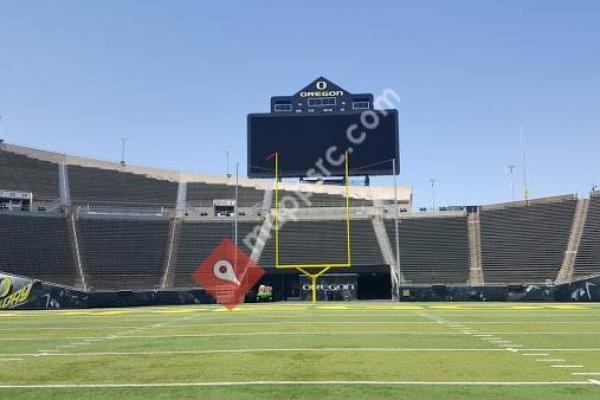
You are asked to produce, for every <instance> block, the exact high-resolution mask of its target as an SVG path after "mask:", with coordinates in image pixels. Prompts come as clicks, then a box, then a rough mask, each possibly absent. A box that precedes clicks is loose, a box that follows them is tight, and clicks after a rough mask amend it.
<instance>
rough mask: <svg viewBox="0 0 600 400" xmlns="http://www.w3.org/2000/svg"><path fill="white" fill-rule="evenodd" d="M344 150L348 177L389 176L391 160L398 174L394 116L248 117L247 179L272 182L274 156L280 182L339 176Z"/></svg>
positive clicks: (387, 112) (373, 113)
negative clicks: (307, 177) (317, 176)
mask: <svg viewBox="0 0 600 400" xmlns="http://www.w3.org/2000/svg"><path fill="white" fill-rule="evenodd" d="M345 151H348V153H349V175H392V173H393V168H392V160H393V159H396V173H399V168H398V160H399V145H398V112H397V111H396V110H369V111H363V112H358V111H356V112H354V111H352V112H340V113H297V114H296V113H282V114H277V113H273V114H250V115H248V176H249V177H250V178H273V177H274V176H275V160H274V154H275V153H278V155H279V156H278V157H279V176H280V177H306V176H311V175H313V174H315V173H316V175H325V176H343V175H344V163H343V162H340V160H341V157H343V154H344V152H345Z"/></svg>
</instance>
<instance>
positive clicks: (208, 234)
mask: <svg viewBox="0 0 600 400" xmlns="http://www.w3.org/2000/svg"><path fill="white" fill-rule="evenodd" d="M261 223H262V222H260V221H256V222H248V221H246V222H240V223H239V225H238V247H239V248H240V249H242V251H244V252H246V254H248V255H250V251H249V250H248V249H247V248H246V247H245V246H244V245H243V244H242V243H243V242H242V241H243V239H244V238H245V237H246V235H247V234H248V233H249V232H251V231H252V230H253V229H254V227H255V226H257V225H258V226H260V225H261ZM233 236H234V225H233V219H232V218H228V219H223V220H222V221H214V220H213V221H206V222H198V221H185V222H184V223H183V224H182V226H181V233H180V236H179V240H178V244H179V246H178V248H177V250H176V262H175V286H176V287H192V286H198V284H197V283H196V282H194V280H193V279H192V272H193V271H194V270H195V269H196V268H197V267H198V266H199V264H200V263H201V262H202V261H204V259H206V258H207V257H208V256H209V255H210V253H211V252H212V251H213V250H214V249H215V247H217V245H218V244H219V243H220V242H221V240H223V239H225V238H228V239H231V240H233Z"/></svg>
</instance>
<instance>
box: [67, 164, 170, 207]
mask: <svg viewBox="0 0 600 400" xmlns="http://www.w3.org/2000/svg"><path fill="white" fill-rule="evenodd" d="M68 173H69V183H70V187H71V199H72V201H73V203H74V204H92V205H119V206H121V205H125V206H127V205H131V206H164V207H175V201H176V199H177V186H178V184H177V182H172V181H167V180H159V179H154V178H150V177H148V176H145V175H141V174H133V173H129V172H120V171H115V170H108V169H100V168H89V167H81V166H78V165H69V166H68Z"/></svg>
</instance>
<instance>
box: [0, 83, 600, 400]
mask: <svg viewBox="0 0 600 400" xmlns="http://www.w3.org/2000/svg"><path fill="white" fill-rule="evenodd" d="M325 89H327V90H325ZM336 96H337V97H336ZM317 98H318V101H317V100H315V99H317ZM375 101H376V99H374V97H373V95H370V94H359V95H354V94H351V93H349V92H347V91H345V90H344V89H342V88H340V87H339V86H337V85H335V84H333V83H332V82H330V81H328V80H326V79H325V78H322V77H320V78H317V79H316V80H315V81H313V82H312V83H311V84H309V85H308V86H306V87H305V88H303V89H301V90H300V91H299V92H297V93H296V94H295V95H293V96H289V97H285V96H276V97H273V98H272V99H271V112H270V113H268V114H251V115H249V116H248V154H249V167H248V177H240V176H239V175H235V176H234V175H223V176H216V175H204V174H199V173H189V172H183V171H173V170H165V169H157V168H149V167H143V166H136V165H130V164H128V163H125V162H124V161H123V162H120V163H118V162H108V161H100V160H96V159H92V158H85V157H79V156H75V155H69V154H62V153H56V152H49V151H45V150H41V149H36V148H31V147H24V146H19V145H14V144H10V143H0V221H1V223H0V234H1V236H2V240H1V241H0V271H1V275H0V308H2V309H3V310H2V312H1V313H0V327H1V328H0V329H1V331H2V337H1V338H0V341H1V342H2V343H3V344H4V347H3V351H2V354H1V355H0V363H1V364H0V365H1V366H2V372H1V373H0V394H2V398H11V399H19V398H47V399H66V398H82V397H88V398H93V399H105V398H106V399H108V398H120V399H121V398H123V399H138V398H139V399H142V398H144V399H145V398H177V397H182V398H188V397H189V398H232V399H233V398H256V397H263V398H275V397H279V398H314V397H323V398H340V399H341V398H357V397H367V398H389V397H392V396H394V397H399V396H401V397H402V398H407V399H408V398H411V399H412V398H415V399H416V398H432V397H434V396H435V397H440V398H445V399H454V398H456V399H458V398H486V399H488V398H489V399H501V398H508V397H514V398H536V399H537V398H539V399H542V398H543V399H562V400H564V399H587V398H589V399H592V398H597V396H598V393H599V392H598V390H599V389H598V385H600V381H598V380H596V379H600V362H599V361H598V358H597V357H596V356H595V355H596V352H597V351H600V349H599V348H598V344H597V343H598V342H597V335H598V334H599V333H600V330H599V325H598V324H600V319H598V318H599V316H600V314H599V313H598V311H599V310H600V308H599V307H598V305H597V304H595V303H594V302H596V301H598V300H600V290H599V289H598V285H600V196H598V195H596V194H594V193H592V194H591V195H590V197H589V198H578V196H576V195H572V194H565V195H562V196H554V197H548V198H538V199H527V200H524V201H512V202H508V203H501V204H484V205H468V206H460V207H449V208H448V207H439V208H438V209H435V210H428V211H427V212H414V211H412V208H413V205H412V188H411V187H410V186H397V185H394V186H393V187H392V186H389V185H388V186H383V185H370V184H368V179H365V182H364V183H363V184H362V185H360V184H350V181H351V179H350V178H351V177H353V178H356V177H357V176H362V175H365V176H368V175H369V174H371V175H394V176H395V175H396V174H397V172H398V170H397V169H396V168H397V160H398V158H397V157H398V152H397V145H398V142H397V136H398V132H397V129H398V128H397V121H396V123H394V121H393V119H394V118H397V115H396V114H395V113H394V112H392V111H391V110H387V111H388V112H387V113H386V110H384V109H379V108H376V106H375ZM350 105H352V106H351V107H350ZM346 108H351V110H346ZM365 110H366V111H365ZM365 112H370V113H371V116H374V118H377V119H379V118H380V119H381V120H382V121H386V118H387V119H388V120H389V119H391V120H392V122H391V123H386V122H384V123H382V124H381V125H380V126H382V128H381V132H380V133H379V134H378V136H376V138H377V139H378V140H379V141H380V142H382V143H378V141H377V140H375V139H371V141H367V142H365V143H367V144H366V145H365V146H366V147H361V148H360V149H359V148H357V147H355V148H348V149H347V150H346V152H345V153H344V154H343V155H340V154H342V153H341V152H338V153H340V154H338V155H339V157H338V158H337V160H340V162H338V163H337V164H335V163H334V165H333V166H332V167H331V168H330V169H329V172H331V173H330V174H329V176H323V174H321V175H319V176H317V175H318V174H314V173H312V174H311V173H304V172H302V171H307V167H310V163H311V162H312V161H313V160H314V159H315V158H316V157H317V156H318V154H319V153H323V152H327V151H325V150H326V147H324V145H325V144H328V143H329V144H330V143H334V144H337V145H339V148H343V146H344V144H343V143H342V140H341V139H340V138H339V137H338V136H335V135H332V136H328V137H327V138H326V140H324V141H323V140H321V138H322V137H324V136H327V134H328V132H338V131H339V132H342V133H343V132H344V129H341V128H340V127H342V126H347V125H348V124H349V122H348V121H350V122H352V121H355V122H357V123H358V121H359V120H360V121H363V125H365V126H367V125H369V124H368V123H365V122H364V120H363V117H364V115H365V114H364V113H365ZM340 121H341V122H340ZM307 126H308V127H309V129H307V128H306V127H307ZM323 127H324V129H323ZM373 129H375V128H373ZM278 130H282V131H284V132H286V135H279V136H277V135H273V132H277V131H278ZM290 132H292V133H290ZM294 132H295V134H294ZM346 132H347V131H346ZM310 134H314V136H315V137H314V138H313V140H306V135H310ZM386 135H387V136H386ZM295 137H296V138H297V137H302V138H303V141H304V142H306V143H308V146H307V145H305V144H302V143H300V142H299V141H297V140H296V139H294V138H295ZM277 138H279V139H277ZM349 138H350V137H349ZM319 140H321V141H322V143H321V142H319ZM352 143H355V142H352ZM394 144H395V146H394ZM302 146H304V147H302ZM369 146H370V147H369ZM378 146H379V147H378ZM336 148H337V147H336ZM353 150H355V151H353ZM386 151H388V153H386ZM389 152H391V153H389ZM329 153H331V154H333V152H329ZM349 153H352V155H349ZM331 154H329V155H331ZM389 154H391V157H392V158H391V159H390V158H389V157H390V156H389ZM330 158H331V157H330ZM392 161H393V162H392ZM336 168H337V169H336ZM321 171H324V168H321ZM313 172H314V171H313ZM340 176H341V178H340ZM297 178H301V179H299V180H298V179H297ZM306 178H308V179H306ZM355 181H356V179H355ZM290 204H291V205H290ZM284 217H285V218H284ZM223 243H225V244H226V246H229V245H231V249H230V250H227V251H224V252H221V253H218V252H219V251H221V250H219V249H220V248H221V246H223ZM215 252H217V253H218V254H217V256H219V257H221V258H222V259H224V260H225V259H226V260H227V263H228V264H227V265H226V267H223V264H219V263H222V260H219V261H218V262H215V260H217V259H216V258H214V257H216V256H215V255H214V254H215ZM207 263H208V264H207ZM205 264H206V265H209V267H208V272H210V274H209V275H211V276H210V277H209V278H207V275H206V274H207V272H206V270H203V269H204V268H205ZM213 264H214V267H213ZM218 265H220V266H221V267H220V268H225V269H223V270H220V269H217V266H218ZM249 265H252V266H253V267H252V268H254V269H251V268H250V267H249ZM248 270H250V271H254V272H250V273H247V271H248ZM199 271H200V272H199ZM203 279H204V280H203ZM206 279H208V280H206ZM215 279H216V280H217V281H219V282H218V284H216V286H215V284H214V281H215ZM267 288H268V289H267ZM216 302H218V303H221V304H223V305H226V306H227V308H225V307H223V306H222V305H218V304H215V303H216ZM240 303H242V304H240ZM595 378H596V379H595Z"/></svg>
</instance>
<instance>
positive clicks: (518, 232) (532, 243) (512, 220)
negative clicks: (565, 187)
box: [480, 198, 577, 284]
mask: <svg viewBox="0 0 600 400" xmlns="http://www.w3.org/2000/svg"><path fill="white" fill-rule="evenodd" d="M576 203H577V202H576V200H575V199H574V198H568V199H561V200H556V201H551V202H541V203H535V202H533V203H530V204H529V205H524V206H523V205H518V206H511V205H510V204H507V205H505V206H500V207H484V208H483V209H482V211H481V214H480V224H481V258H482V263H483V274H484V279H485V283H486V284H492V283H515V284H522V283H546V282H547V281H554V279H555V278H556V276H557V274H558V270H559V269H560V266H561V263H562V260H563V257H564V252H565V250H566V248H567V244H568V241H569V234H570V232H571V225H572V222H573V215H574V212H575V206H576Z"/></svg>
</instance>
